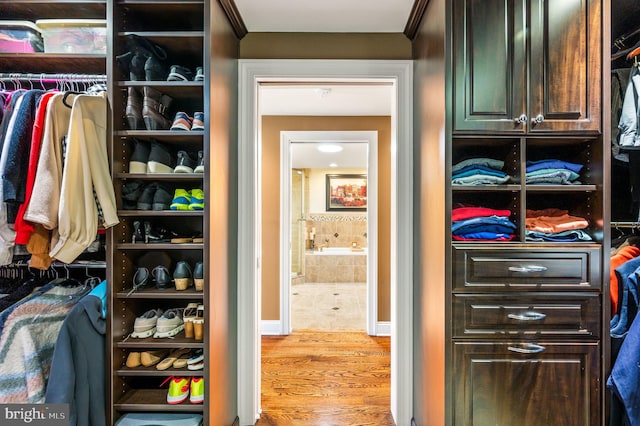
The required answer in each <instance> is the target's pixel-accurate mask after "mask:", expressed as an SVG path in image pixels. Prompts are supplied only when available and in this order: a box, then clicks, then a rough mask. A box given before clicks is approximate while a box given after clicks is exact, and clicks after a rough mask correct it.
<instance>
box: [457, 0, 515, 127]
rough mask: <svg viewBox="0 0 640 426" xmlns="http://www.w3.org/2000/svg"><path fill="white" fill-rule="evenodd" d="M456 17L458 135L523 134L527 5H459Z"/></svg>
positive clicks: (494, 1)
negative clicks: (481, 133) (470, 133)
mask: <svg viewBox="0 0 640 426" xmlns="http://www.w3.org/2000/svg"><path fill="white" fill-rule="evenodd" d="M453 12H454V13H453V21H454V22H453V74H454V81H453V92H454V93H453V100H454V105H453V109H454V131H462V132H466V131H481V132H495V131H500V132H514V133H522V132H524V130H525V128H526V123H525V124H524V125H523V124H517V123H515V121H514V119H516V118H517V117H520V116H521V115H523V114H525V93H526V83H525V82H526V78H525V75H526V74H525V73H526V68H525V58H524V52H525V46H526V34H525V26H524V25H525V23H524V16H525V15H524V10H523V1H522V0H519V1H511V0H455V1H454V11H453ZM525 121H526V120H525Z"/></svg>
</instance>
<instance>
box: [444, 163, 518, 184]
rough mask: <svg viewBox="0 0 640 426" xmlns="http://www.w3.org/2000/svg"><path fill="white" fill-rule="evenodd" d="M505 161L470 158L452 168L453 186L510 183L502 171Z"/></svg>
mask: <svg viewBox="0 0 640 426" xmlns="http://www.w3.org/2000/svg"><path fill="white" fill-rule="evenodd" d="M502 167H504V161H501V160H495V159H493V158H482V157H480V158H469V159H467V160H464V161H461V162H459V163H457V164H455V165H454V166H453V167H452V168H451V174H452V176H451V183H452V184H453V185H497V184H501V183H506V182H508V181H509V179H510V176H509V175H507V174H506V173H505V172H503V171H502Z"/></svg>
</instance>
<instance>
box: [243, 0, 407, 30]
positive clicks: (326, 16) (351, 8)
mask: <svg viewBox="0 0 640 426" xmlns="http://www.w3.org/2000/svg"><path fill="white" fill-rule="evenodd" d="M413 3H414V0H321V1H318V0H268V1H267V0H235V5H236V8H237V9H238V12H239V14H240V16H241V17H242V21H243V22H244V24H245V26H246V29H247V31H249V32H340V33H343V32H356V33H402V32H403V30H404V29H405V26H406V25H407V21H408V20H409V16H410V14H411V9H412V7H413Z"/></svg>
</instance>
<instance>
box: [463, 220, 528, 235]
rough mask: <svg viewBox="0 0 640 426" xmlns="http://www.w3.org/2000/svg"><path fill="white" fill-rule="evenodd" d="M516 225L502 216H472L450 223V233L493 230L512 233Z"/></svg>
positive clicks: (500, 232)
mask: <svg viewBox="0 0 640 426" xmlns="http://www.w3.org/2000/svg"><path fill="white" fill-rule="evenodd" d="M515 229H516V225H515V224H514V223H513V222H511V221H510V220H509V218H507V217H504V216H486V217H473V218H469V219H464V220H458V221H455V222H453V223H452V224H451V233H452V234H454V235H461V234H469V233H473V232H482V231H484V232H495V233H499V234H512V233H513V231H515Z"/></svg>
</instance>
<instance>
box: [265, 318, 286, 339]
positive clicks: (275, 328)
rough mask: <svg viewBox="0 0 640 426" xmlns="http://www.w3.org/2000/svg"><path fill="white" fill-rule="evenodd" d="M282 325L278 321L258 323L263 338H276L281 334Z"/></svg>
mask: <svg viewBox="0 0 640 426" xmlns="http://www.w3.org/2000/svg"><path fill="white" fill-rule="evenodd" d="M281 331H282V324H281V323H280V321H279V320H262V321H260V334H262V335H263V336H277V335H280V334H282V333H281Z"/></svg>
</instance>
